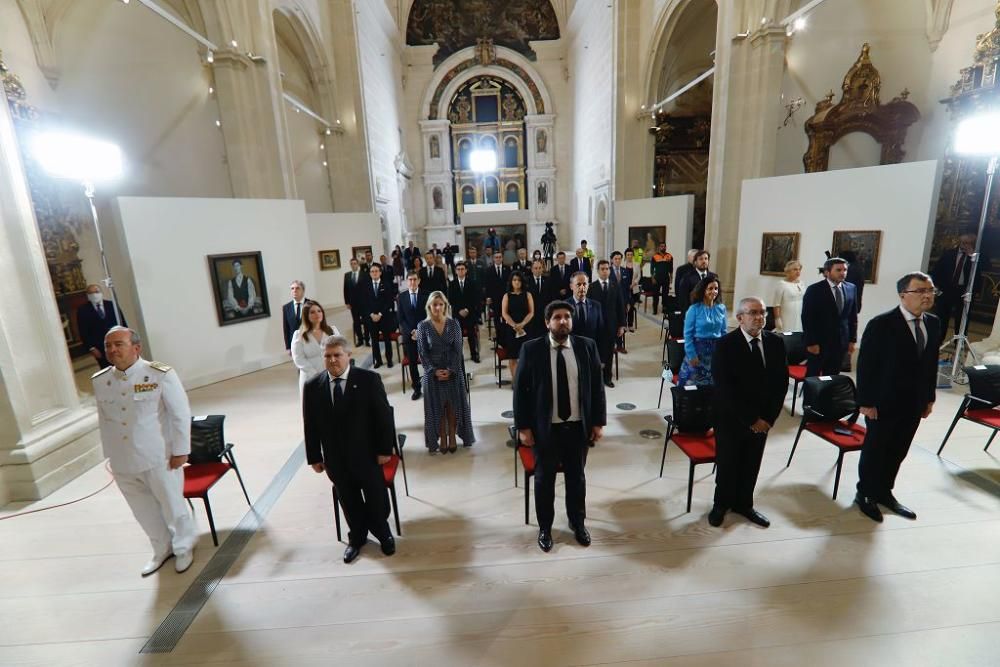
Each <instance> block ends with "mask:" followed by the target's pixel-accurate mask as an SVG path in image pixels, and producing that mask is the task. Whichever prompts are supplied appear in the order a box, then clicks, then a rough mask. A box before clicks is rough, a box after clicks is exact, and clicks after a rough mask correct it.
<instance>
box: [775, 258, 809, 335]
mask: <svg viewBox="0 0 1000 667" xmlns="http://www.w3.org/2000/svg"><path fill="white" fill-rule="evenodd" d="M801 275H802V263H801V262H800V261H799V260H797V259H793V260H791V261H790V262H788V263H786V264H785V278H784V280H782V281H781V282H780V283H778V286H777V287H775V289H774V301H773V304H772V305H773V307H774V328H775V330H776V331H802V295H803V294H804V293H805V291H806V288H805V286H804V285H803V284H802V281H801V280H799V277H800V276H801Z"/></svg>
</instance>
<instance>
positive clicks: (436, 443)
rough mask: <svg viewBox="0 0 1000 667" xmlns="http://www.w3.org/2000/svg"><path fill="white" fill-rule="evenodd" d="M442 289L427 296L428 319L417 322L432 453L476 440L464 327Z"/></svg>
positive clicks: (426, 431)
mask: <svg viewBox="0 0 1000 667" xmlns="http://www.w3.org/2000/svg"><path fill="white" fill-rule="evenodd" d="M450 309H451V305H450V304H449V303H448V298H447V297H446V296H445V295H444V293H442V292H441V291H440V290H435V291H434V292H431V294H430V296H429V297H427V319H425V320H423V321H422V322H420V324H418V325H417V353H418V354H419V355H420V363H421V364H423V367H424V374H423V377H421V378H420V384H421V386H422V389H423V391H422V392H421V393H423V395H424V440H425V442H426V444H427V449H428V450H429V451H430V453H431V454H436V453H437V452H439V451H440V452H441V453H446V452H454V451H456V450H457V449H458V445H457V444H456V442H455V438H456V436H457V437H459V438H461V439H462V446H463V447H471V446H472V443H474V442H475V441H476V438H475V436H474V435H473V433H472V410H471V409H470V407H469V394H468V393H467V391H466V385H465V370H464V365H463V363H462V327H461V326H459V324H458V322H456V321H455V320H454V319H452V317H451V314H450Z"/></svg>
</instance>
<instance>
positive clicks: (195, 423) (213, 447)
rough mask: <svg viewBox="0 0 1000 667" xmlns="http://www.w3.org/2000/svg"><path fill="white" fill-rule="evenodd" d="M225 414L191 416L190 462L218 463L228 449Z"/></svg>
mask: <svg viewBox="0 0 1000 667" xmlns="http://www.w3.org/2000/svg"><path fill="white" fill-rule="evenodd" d="M224 421H226V416H225V415H208V416H207V417H192V418H191V455H190V456H188V463H217V462H218V461H220V460H221V459H222V453H223V452H224V451H225V449H226V438H225V435H224V434H223V431H222V423H223V422H224Z"/></svg>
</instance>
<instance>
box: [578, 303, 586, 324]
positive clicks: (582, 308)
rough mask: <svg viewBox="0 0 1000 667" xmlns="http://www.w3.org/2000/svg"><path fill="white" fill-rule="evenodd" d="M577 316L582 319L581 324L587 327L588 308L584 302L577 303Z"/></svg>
mask: <svg viewBox="0 0 1000 667" xmlns="http://www.w3.org/2000/svg"><path fill="white" fill-rule="evenodd" d="M576 314H577V317H579V318H580V324H582V325H584V326H586V324H587V307H586V305H585V304H584V302H583V301H577V302H576Z"/></svg>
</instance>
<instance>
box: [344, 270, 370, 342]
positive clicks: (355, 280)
mask: <svg viewBox="0 0 1000 667" xmlns="http://www.w3.org/2000/svg"><path fill="white" fill-rule="evenodd" d="M368 280H369V277H368V274H367V273H364V272H363V271H362V270H361V264H360V263H359V262H358V260H357V258H355V257H351V269H350V270H349V271H347V272H346V273H345V274H344V303H345V304H346V305H347V309H348V310H350V311H351V321H352V322H353V323H354V346H355V347H361V346H362V345H371V335H370V334H369V333H368V329H367V327H366V326H365V318H364V315H363V314H362V312H361V299H362V297H361V294H360V289H361V287H362V286H363V285H364V284H365V283H366V282H367V281H368Z"/></svg>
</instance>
